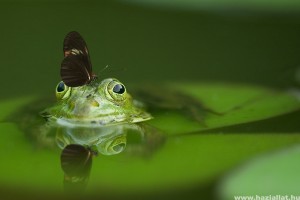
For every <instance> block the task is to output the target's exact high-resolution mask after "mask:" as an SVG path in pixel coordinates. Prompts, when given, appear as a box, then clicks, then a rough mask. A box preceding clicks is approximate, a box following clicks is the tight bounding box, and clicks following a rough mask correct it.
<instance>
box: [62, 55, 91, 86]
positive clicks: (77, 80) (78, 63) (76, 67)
mask: <svg viewBox="0 0 300 200" xmlns="http://www.w3.org/2000/svg"><path fill="white" fill-rule="evenodd" d="M84 61H85V60H84V59H83V55H69V56H67V57H65V58H64V60H63V61H62V63H61V68H60V74H61V78H62V80H63V82H64V83H65V84H66V85H67V86H69V87H78V86H82V85H85V84H87V83H89V82H90V81H91V79H92V77H91V74H90V73H89V71H88V70H87V68H86V64H87V63H86V62H84Z"/></svg>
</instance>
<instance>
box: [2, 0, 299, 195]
mask: <svg viewBox="0 0 300 200" xmlns="http://www.w3.org/2000/svg"><path fill="white" fill-rule="evenodd" d="M282 2H283V1H282ZM291 2H292V1H289V3H287V5H289V6H283V7H282V9H281V7H280V6H278V5H277V4H276V6H275V8H273V6H272V5H271V4H270V7H271V8H272V9H267V8H268V6H267V5H268V3H271V2H268V1H265V3H264V4H263V6H262V7H260V6H261V5H260V4H259V3H258V4H254V5H251V6H249V5H248V4H245V5H244V6H243V5H241V6H232V4H228V6H226V3H224V2H223V3H222V4H220V5H219V4H218V6H217V5H209V6H207V5H206V4H205V5H203V6H202V5H201V3H199V4H197V6H191V7H192V9H191V7H189V6H188V7H186V6H178V5H176V6H170V7H169V6H168V4H165V3H164V5H163V6H161V5H159V4H155V5H151V3H150V4H135V3H133V2H130V3H128V2H127V1H99V2H96V1H86V2H80V1H74V2H73V1H72V2H71V1H54V2H52V1H46V0H45V1H43V2H37V1H12V2H1V3H0V22H1V23H0V24H1V31H0V35H1V37H0V41H1V44H2V48H1V50H0V51H1V59H0V65H1V66H0V74H1V75H2V76H1V79H0V83H1V85H2V90H1V91H2V92H1V94H0V99H1V103H0V104H1V106H0V107H1V116H0V117H1V119H2V121H1V124H0V126H1V127H0V130H2V132H1V138H0V140H1V146H2V147H1V149H2V151H1V154H0V155H1V159H2V161H1V163H3V164H2V166H1V168H0V169H1V172H0V174H2V175H1V176H0V186H1V190H0V191H1V193H3V196H5V197H6V196H9V195H12V196H16V194H15V190H16V189H17V190H18V191H21V193H20V196H22V195H23V196H24V198H26V197H27V196H28V197H31V196H32V195H31V194H32V193H36V191H39V192H40V193H43V191H45V192H47V193H51V192H52V191H55V192H54V196H55V195H56V193H58V194H60V192H61V191H62V188H63V172H62V170H61V168H60V160H59V156H60V151H59V149H57V150H56V151H55V150H54V151H52V150H49V149H44V148H40V147H38V146H37V145H36V143H35V142H32V141H31V140H30V139H29V138H28V137H27V136H26V135H25V134H24V132H23V131H22V130H21V129H20V128H19V126H18V124H15V123H12V121H9V120H5V117H6V116H8V115H9V113H12V110H13V108H14V107H15V108H17V109H16V110H18V109H21V108H22V107H23V106H26V105H28V104H30V102H32V101H33V100H31V99H29V100H26V99H25V98H24V97H26V98H27V97H30V96H33V95H34V98H33V99H35V98H40V97H45V96H51V95H52V96H53V97H52V98H53V99H54V88H55V86H56V84H57V83H58V82H59V81H60V76H59V69H60V63H61V61H62V59H63V52H62V41H63V38H64V36H65V35H66V33H68V32H69V31H72V30H76V31H78V32H80V33H81V34H82V35H83V37H84V38H85V40H86V42H87V44H88V47H89V51H90V54H91V60H92V64H93V69H94V72H95V73H96V74H98V76H99V78H101V79H102V78H107V77H116V78H118V79H119V80H121V81H122V82H123V83H124V84H125V85H128V90H130V89H131V88H134V86H136V85H139V86H143V84H144V83H148V84H149V83H160V82H177V85H176V86H175V85H174V87H176V88H181V89H182V88H184V87H186V88H189V89H184V90H186V91H188V93H190V94H192V95H195V94H197V90H199V91H202V92H200V94H199V95H198V96H199V99H200V100H201V102H203V101H204V103H205V104H206V105H209V106H211V107H212V108H215V109H217V110H221V111H224V110H226V109H231V108H232V107H234V106H236V104H239V103H242V102H247V101H246V100H247V99H251V98H252V97H254V96H253V95H255V94H256V92H258V93H262V94H266V95H265V96H267V97H266V102H267V103H266V104H264V102H262V103H261V105H260V103H258V104H257V105H256V104H255V106H253V108H252V107H249V108H246V109H245V110H242V111H243V112H237V114H236V113H233V114H232V115H229V116H228V117H224V118H222V119H223V121H222V120H221V122H220V123H221V125H219V121H220V120H219V119H220V118H217V117H216V116H213V115H208V119H207V124H208V127H210V126H212V127H214V128H215V129H210V130H208V131H207V132H204V134H202V135H200V134H199V130H204V129H206V127H205V126H204V125H203V124H200V125H199V124H198V123H195V122H193V121H192V122H190V121H189V119H185V120H183V121H181V120H182V119H181V118H180V117H181V116H178V114H177V115H176V113H175V114H174V113H172V112H171V113H163V114H162V115H157V116H161V118H159V119H155V120H156V121H153V125H156V126H159V127H162V129H163V130H165V131H166V132H167V135H172V134H174V135H175V136H172V137H168V139H167V140H166V143H164V146H162V147H161V148H158V150H157V151H155V153H153V155H152V156H150V157H146V158H145V157H143V156H142V157H141V156H133V157H130V156H129V157H128V156H123V155H117V156H115V157H110V156H108V157H105V156H104V157H100V158H99V157H97V158H96V159H94V160H93V166H92V171H91V176H90V182H89V187H88V188H87V189H88V194H89V195H92V196H93V197H95V196H101V197H103V196H108V197H109V196H110V195H111V194H113V195H112V196H117V197H122V195H123V194H124V195H128V193H129V194H130V195H143V194H147V195H149V194H150V195H151V194H152V195H153V193H159V194H160V193H162V194H166V195H171V194H174V195H175V196H177V195H178V196H180V195H182V196H187V195H191V196H195V195H196V196H202V197H206V198H208V199H211V198H213V196H214V195H215V194H216V193H217V192H216V190H215V188H216V185H218V183H219V180H220V179H221V178H222V176H223V175H224V174H226V173H227V172H228V171H230V170H232V169H234V168H235V167H237V166H239V164H241V163H243V162H245V161H246V160H248V158H251V157H252V156H254V155H257V154H260V153H263V152H265V151H270V150H273V149H280V148H283V147H286V146H290V145H294V144H298V143H299V140H300V137H299V136H298V134H296V133H299V129H300V128H299V125H298V119H299V116H300V114H299V111H298V112H294V113H292V114H287V115H283V114H285V113H288V112H290V111H294V110H297V109H296V108H297V102H296V101H294V100H290V99H289V98H287V99H285V98H284V97H283V98H282V99H281V98H279V99H278V101H272V103H269V101H270V100H271V99H273V96H272V95H271V96H268V95H269V92H264V91H265V90H262V91H261V90H260V86H262V87H268V88H275V89H280V90H281V89H282V90H285V89H290V88H292V87H293V88H295V87H299V82H300V81H299V63H300V59H299V55H300V48H299V47H300V40H299V35H300V12H299V10H300V8H299V7H297V6H298V5H297V4H295V6H293V5H292V3H291ZM283 4H284V3H283ZM290 4H291V5H292V6H290ZM179 5H180V4H179ZM107 65H108V68H107V69H105V70H103V69H104V68H105V67H106V66H107ZM297 74H298V75H297ZM187 81H188V82H190V81H191V82H193V83H198V82H208V83H204V84H200V85H197V84H196V86H195V89H191V88H193V87H190V86H189V85H183V86H182V87H180V85H181V84H180V83H181V82H182V83H183V82H187ZM225 82H230V83H231V86H230V85H229V86H228V85H227V84H223V83H225ZM214 83H218V84H217V85H215V84H214ZM178 85H179V86H178ZM243 85H255V87H253V88H252V86H250V87H249V89H248V87H245V88H243ZM223 86H224V88H223ZM239 86H241V88H240V87H239ZM257 86H258V87H257ZM257 88H258V89H257ZM206 94H207V95H206ZM216 94H218V95H224V99H222V96H218V95H217V96H218V97H217V100H216ZM195 96H197V95H195ZM198 96H197V97H198ZM50 98H51V97H50ZM244 100H245V101H244ZM214 101H215V102H214ZM26 102H28V103H26ZM270 102H271V101H270ZM276 102H279V103H276ZM264 105H269V106H270V108H273V107H274V108H280V109H278V110H277V109H274V110H273V109H272V110H273V111H274V113H273V111H272V113H271V114H270V112H268V110H267V109H266V111H265V113H264V114H262V115H257V116H256V115H255V114H250V113H251V109H254V110H255V109H257V108H264V107H265V106H264ZM286 105H289V106H286ZM227 106H228V107H227ZM256 106H258V107H256ZM272 106H273V107H272ZM285 109H286V110H285ZM13 112H15V111H13ZM245 113H246V116H250V117H249V118H250V119H251V120H250V121H255V120H254V119H257V120H262V121H259V122H254V123H251V124H250V125H248V126H247V124H246V125H238V126H235V127H229V128H222V126H225V125H234V123H233V121H235V120H236V119H238V120H237V121H238V122H237V121H235V123H245V122H248V121H247V120H249V119H248V118H247V119H244V118H243V117H242V116H245ZM279 114H280V115H282V116H279V117H276V118H274V119H269V120H268V118H270V117H271V116H273V115H274V116H277V115H279ZM236 115H238V116H240V117H238V118H235V117H236ZM170 116H172V117H170ZM264 119H265V120H264ZM174 120H175V122H180V123H175V124H176V126H172V123H174ZM168 123H169V124H168ZM218 125H219V126H218ZM176 131H177V132H176ZM186 133H188V135H186V136H185V135H184V134H186ZM176 134H178V135H180V134H183V135H184V136H182V137H181V136H180V137H179V136H178V137H177V136H176ZM7 141H8V142H7ZM270 141H271V142H270ZM237 152H239V153H237ZM220 163H221V164H220ZM295 176H298V174H295ZM137 186H139V187H138V188H137V189H136V187H137ZM179 194H180V195H179ZM171 196H172V195H171Z"/></svg>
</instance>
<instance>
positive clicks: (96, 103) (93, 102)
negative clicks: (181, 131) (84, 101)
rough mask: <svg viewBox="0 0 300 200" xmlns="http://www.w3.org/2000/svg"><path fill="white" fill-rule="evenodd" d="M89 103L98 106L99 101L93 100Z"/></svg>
mask: <svg viewBox="0 0 300 200" xmlns="http://www.w3.org/2000/svg"><path fill="white" fill-rule="evenodd" d="M91 105H92V106H94V107H99V106H100V104H99V102H98V101H96V100H93V101H92V102H91Z"/></svg>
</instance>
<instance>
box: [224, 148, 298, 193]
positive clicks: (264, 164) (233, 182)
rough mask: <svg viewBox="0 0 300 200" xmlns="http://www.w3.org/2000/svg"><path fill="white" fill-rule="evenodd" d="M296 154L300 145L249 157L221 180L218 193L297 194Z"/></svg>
mask: <svg viewBox="0 0 300 200" xmlns="http://www.w3.org/2000/svg"><path fill="white" fill-rule="evenodd" d="M299 158H300V146H299V145H295V146H292V147H290V148H288V149H285V150H281V151H275V152H272V153H268V154H264V155H262V156H259V157H256V158H254V159H251V160H250V161H248V162H246V163H244V164H243V165H242V166H241V167H239V168H236V169H235V170H234V171H232V173H230V174H228V175H227V176H226V177H225V178H224V179H223V181H221V183H220V184H219V191H218V192H219V195H220V197H221V199H233V198H234V196H240V195H244V196H254V197H255V196H256V195H258V196H263V197H267V196H270V195H272V196H276V195H281V196H285V195H287V196H288V198H291V199H293V198H292V195H293V196H294V199H296V197H297V198H299V196H300V191H299V178H300V173H299V165H300V159H299ZM295 196H296V197H295ZM274 198H275V197H274ZM278 199H279V198H278Z"/></svg>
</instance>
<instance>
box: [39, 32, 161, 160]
mask: <svg viewBox="0 0 300 200" xmlns="http://www.w3.org/2000/svg"><path fill="white" fill-rule="evenodd" d="M63 52H64V59H63V61H62V64H61V71H60V75H61V79H62V80H61V81H59V83H58V84H57V85H56V87H55V96H56V103H54V105H52V106H50V107H49V108H46V109H44V110H43V111H42V112H41V113H40V115H41V116H42V117H43V118H44V119H45V120H46V125H44V126H43V130H41V131H40V133H39V134H38V140H39V141H40V142H41V143H44V144H47V143H48V144H52V146H53V143H56V145H57V146H58V147H60V148H61V149H64V148H65V147H66V146H68V145H70V144H78V145H82V146H85V147H87V148H89V149H92V150H93V152H94V153H95V154H97V153H101V154H103V155H114V154H118V153H121V152H122V151H124V149H125V147H126V143H127V141H126V137H127V135H128V134H129V133H134V134H137V135H140V138H141V141H144V139H145V138H151V136H145V135H147V134H148V135H150V134H154V135H155V133H156V132H157V131H156V130H155V129H154V128H152V127H150V126H149V125H147V124H144V123H141V122H145V121H148V120H151V119H153V117H152V115H151V114H150V113H148V112H147V111H145V107H144V104H143V103H142V102H140V101H137V100H135V99H134V98H132V96H131V95H130V94H129V93H128V92H127V88H126V87H125V85H124V84H123V83H122V82H120V81H119V80H118V79H116V78H105V79H103V80H100V79H99V78H98V76H97V75H95V74H94V73H93V72H92V66H91V61H90V56H89V51H88V48H87V45H86V42H85V40H84V39H83V37H82V36H81V35H80V34H79V33H78V32H76V31H72V32H69V33H68V34H67V35H66V37H65V39H64V42H63ZM53 130H54V133H53ZM51 131H52V133H51ZM54 135H55V136H54ZM157 135H160V134H157ZM53 136H54V137H53ZM158 138H159V137H158ZM158 141H161V140H158ZM152 142H153V140H152ZM146 146H147V145H146ZM150 146H153V145H150Z"/></svg>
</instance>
